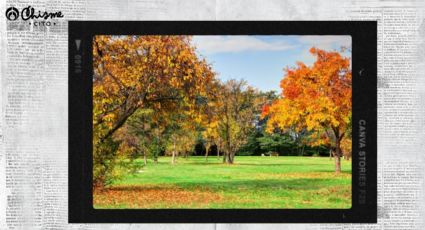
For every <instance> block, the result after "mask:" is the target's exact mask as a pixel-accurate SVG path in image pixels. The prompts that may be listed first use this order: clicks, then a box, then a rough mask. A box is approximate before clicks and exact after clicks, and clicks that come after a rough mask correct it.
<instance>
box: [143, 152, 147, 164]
mask: <svg viewBox="0 0 425 230" xmlns="http://www.w3.org/2000/svg"><path fill="white" fill-rule="evenodd" d="M143 162H144V164H145V166H146V165H147V164H148V156H146V152H143Z"/></svg>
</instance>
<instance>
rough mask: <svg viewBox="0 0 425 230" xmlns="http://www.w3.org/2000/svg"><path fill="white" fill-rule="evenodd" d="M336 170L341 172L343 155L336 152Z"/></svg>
mask: <svg viewBox="0 0 425 230" xmlns="http://www.w3.org/2000/svg"><path fill="white" fill-rule="evenodd" d="M335 172H336V173H340V172H341V157H340V156H338V155H337V154H335Z"/></svg>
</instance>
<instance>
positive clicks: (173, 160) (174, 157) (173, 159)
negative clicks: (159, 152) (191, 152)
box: [171, 141, 176, 164]
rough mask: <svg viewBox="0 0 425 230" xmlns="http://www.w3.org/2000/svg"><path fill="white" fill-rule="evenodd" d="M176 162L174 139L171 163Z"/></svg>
mask: <svg viewBox="0 0 425 230" xmlns="http://www.w3.org/2000/svg"><path fill="white" fill-rule="evenodd" d="M175 163H176V141H173V156H172V158H171V164H175Z"/></svg>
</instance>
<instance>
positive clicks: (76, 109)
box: [68, 21, 377, 223]
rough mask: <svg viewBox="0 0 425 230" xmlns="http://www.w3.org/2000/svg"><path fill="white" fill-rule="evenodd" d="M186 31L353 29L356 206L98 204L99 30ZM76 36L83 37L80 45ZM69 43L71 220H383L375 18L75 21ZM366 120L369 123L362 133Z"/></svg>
mask: <svg viewBox="0 0 425 230" xmlns="http://www.w3.org/2000/svg"><path fill="white" fill-rule="evenodd" d="M179 34H184V35H350V36H351V38H352V64H353V65H352V73H353V158H352V159H353V160H352V162H353V168H352V170H353V171H352V176H353V178H352V189H353V190H352V191H353V193H352V194H353V196H352V204H353V205H352V208H351V209H122V210H118V209H110V210H106V209H103V210H102V209H94V208H93V206H92V197H93V195H92V190H91V188H92V167H93V165H92V107H93V105H92V77H91V76H92V73H93V68H92V39H93V36H95V35H179ZM76 40H81V42H80V47H79V49H78V48H77V41H76ZM68 49H69V59H68V61H69V66H68V71H69V108H68V109H69V203H68V205H69V222H70V223H376V222H377V22H376V21H249V22H248V21H70V22H69V40H68ZM362 127H364V128H365V130H362V132H360V128H362ZM363 131H364V132H363ZM360 140H362V141H363V140H366V145H365V146H362V145H360ZM362 143H363V142H362Z"/></svg>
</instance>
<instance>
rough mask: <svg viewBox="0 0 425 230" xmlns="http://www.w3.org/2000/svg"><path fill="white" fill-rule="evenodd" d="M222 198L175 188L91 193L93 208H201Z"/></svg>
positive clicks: (127, 188) (121, 188)
mask: <svg viewBox="0 0 425 230" xmlns="http://www.w3.org/2000/svg"><path fill="white" fill-rule="evenodd" d="M221 199H222V197H221V196H220V195H219V194H217V193H214V192H211V191H209V190H208V189H204V188H195V189H191V190H185V189H182V188H179V187H177V186H159V185H157V186H155V185H141V186H116V187H113V188H109V189H105V190H102V191H101V190H95V191H94V192H93V205H94V206H95V207H101V208H102V207H106V208H107V207H111V206H112V207H122V208H170V207H176V206H185V207H193V208H202V207H205V206H207V205H208V204H209V203H210V202H216V201H219V200H221Z"/></svg>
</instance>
